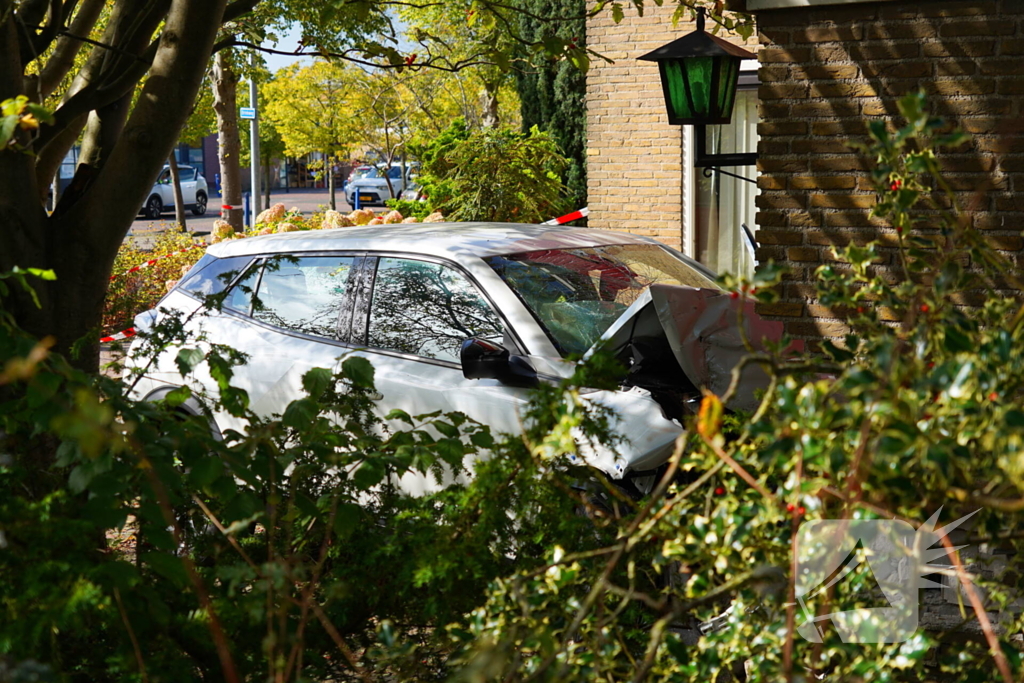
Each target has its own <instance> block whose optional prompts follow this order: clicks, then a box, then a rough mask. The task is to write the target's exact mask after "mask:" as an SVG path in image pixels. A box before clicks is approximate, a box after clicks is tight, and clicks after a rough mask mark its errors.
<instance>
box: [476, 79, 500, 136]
mask: <svg viewBox="0 0 1024 683" xmlns="http://www.w3.org/2000/svg"><path fill="white" fill-rule="evenodd" d="M482 104H483V110H484V111H483V119H482V120H481V122H480V123H481V125H482V126H483V127H484V128H497V127H498V123H500V122H499V120H498V86H497V85H495V84H491V83H485V84H484V94H483V102H482Z"/></svg>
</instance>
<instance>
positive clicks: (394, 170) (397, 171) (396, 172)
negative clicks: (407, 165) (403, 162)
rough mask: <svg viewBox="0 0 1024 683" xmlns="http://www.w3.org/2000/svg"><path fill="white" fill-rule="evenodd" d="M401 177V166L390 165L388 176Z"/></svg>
mask: <svg viewBox="0 0 1024 683" xmlns="http://www.w3.org/2000/svg"><path fill="white" fill-rule="evenodd" d="M401 177H402V167H401V166H392V167H391V168H389V169H388V178H395V179H397V178H401Z"/></svg>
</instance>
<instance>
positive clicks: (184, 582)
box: [141, 552, 188, 588]
mask: <svg viewBox="0 0 1024 683" xmlns="http://www.w3.org/2000/svg"><path fill="white" fill-rule="evenodd" d="M141 559H142V562H143V564H146V565H149V567H150V568H151V569H152V570H153V571H155V572H156V573H157V574H159V575H160V576H162V577H164V578H165V579H168V580H170V581H171V582H172V583H174V584H175V585H176V586H177V587H178V588H186V587H187V586H188V574H187V573H186V572H185V565H184V564H183V563H182V561H181V558H179V557H176V556H174V555H172V554H170V553H160V552H149V553H142V554H141Z"/></svg>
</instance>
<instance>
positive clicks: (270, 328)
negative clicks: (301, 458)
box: [216, 253, 362, 428]
mask: <svg viewBox="0 0 1024 683" xmlns="http://www.w3.org/2000/svg"><path fill="white" fill-rule="evenodd" d="M361 258H362V257H361V256H360V255H358V254H337V253H336V254H315V255H305V254H303V255H275V256H270V257H267V258H266V259H264V260H263V262H262V267H261V268H258V269H254V270H253V271H252V272H251V273H249V274H247V275H246V276H245V277H243V278H242V279H241V280H239V282H237V283H236V284H235V285H234V286H233V287H232V289H231V290H230V291H229V292H228V294H227V298H226V299H225V301H224V305H223V309H222V312H221V313H220V319H219V320H218V323H217V329H218V335H217V337H218V338H217V340H216V341H219V342H221V343H224V344H227V345H229V346H232V347H233V348H235V349H237V350H239V351H242V352H244V353H245V354H247V355H248V357H249V359H248V362H247V363H246V364H245V365H242V366H239V367H238V368H236V370H235V378H234V380H235V381H234V385H235V386H237V387H239V388H242V389H245V390H246V391H247V392H248V394H249V405H250V407H251V408H252V410H253V412H255V413H257V414H259V415H264V416H269V415H272V414H282V413H283V412H284V410H285V408H286V407H287V406H288V404H289V403H290V402H291V401H293V400H295V399H297V398H301V397H302V396H303V395H304V391H303V389H302V376H303V375H304V374H306V372H308V371H309V370H310V369H312V368H317V367H320V368H328V369H330V370H332V371H334V370H337V368H338V366H339V358H340V357H341V356H343V355H344V354H345V353H346V352H347V351H348V350H349V349H348V346H347V344H346V343H345V342H344V340H343V334H342V332H341V331H340V329H341V328H344V329H346V330H347V328H348V325H349V322H350V318H351V311H352V304H351V297H352V293H351V291H350V280H351V278H352V277H353V273H355V272H357V270H358V268H357V267H356V266H357V265H358V264H359V263H360V261H361ZM223 417H224V420H225V421H226V422H228V423H231V422H232V420H231V418H229V417H227V416H223ZM228 426H235V425H228ZM236 428H237V427H236Z"/></svg>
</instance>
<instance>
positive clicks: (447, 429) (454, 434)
mask: <svg viewBox="0 0 1024 683" xmlns="http://www.w3.org/2000/svg"><path fill="white" fill-rule="evenodd" d="M433 427H434V429H436V430H437V431H439V432H441V433H442V434H444V435H445V436H447V437H450V438H458V436H459V429H458V427H456V426H455V425H452V424H449V423H447V422H441V421H437V422H435V423H433Z"/></svg>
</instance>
